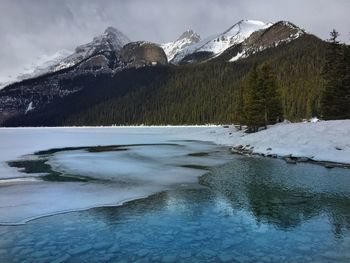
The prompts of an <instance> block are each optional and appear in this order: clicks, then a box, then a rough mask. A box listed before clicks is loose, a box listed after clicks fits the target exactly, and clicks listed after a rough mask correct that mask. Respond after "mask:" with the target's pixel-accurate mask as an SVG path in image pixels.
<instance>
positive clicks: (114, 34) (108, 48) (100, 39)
mask: <svg viewBox="0 0 350 263" xmlns="http://www.w3.org/2000/svg"><path fill="white" fill-rule="evenodd" d="M129 42H130V39H129V38H128V37H127V36H126V35H124V34H123V33H122V32H121V31H119V30H118V29H116V28H114V27H108V28H107V29H106V30H105V32H104V33H103V34H102V35H99V36H97V37H94V39H93V40H92V41H91V42H90V43H88V44H85V45H81V46H78V47H77V48H76V49H75V53H73V54H72V55H70V56H68V57H66V58H65V59H63V60H62V61H60V62H59V63H57V64H56V65H53V66H52V67H51V68H50V69H51V71H57V70H61V69H64V68H68V67H71V66H74V65H77V64H78V63H80V62H82V61H83V60H85V59H88V58H90V57H92V56H94V55H99V54H102V53H104V52H118V51H120V50H121V49H122V47H123V46H124V45H126V44H127V43H129Z"/></svg>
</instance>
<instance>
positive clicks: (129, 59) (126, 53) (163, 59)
mask: <svg viewBox="0 0 350 263" xmlns="http://www.w3.org/2000/svg"><path fill="white" fill-rule="evenodd" d="M120 57H121V61H122V62H123V63H125V64H126V66H127V67H136V68H139V67H143V66H152V65H158V64H160V65H166V64H167V63H168V59H167V56H166V54H165V52H164V50H163V49H162V48H161V47H159V46H158V45H156V44H154V43H150V42H143V41H140V42H132V43H129V44H127V45H125V46H124V47H123V48H122V50H121V52H120Z"/></svg>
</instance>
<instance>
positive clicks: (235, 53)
mask: <svg viewBox="0 0 350 263" xmlns="http://www.w3.org/2000/svg"><path fill="white" fill-rule="evenodd" d="M305 34H306V32H305V31H304V30H302V29H300V28H299V27H297V26H296V25H294V24H292V23H290V22H287V21H279V22H277V23H274V24H271V26H269V27H268V28H266V29H263V30H258V31H255V32H253V33H252V34H250V35H249V37H247V38H246V39H245V40H244V41H243V42H241V43H240V44H238V45H237V44H236V45H234V46H231V47H230V48H228V49H226V50H225V51H224V52H222V54H220V59H222V60H226V61H230V62H234V61H237V60H238V59H242V58H246V57H248V56H250V55H252V54H254V53H257V52H261V51H263V50H265V49H268V48H274V47H277V46H279V45H281V44H286V43H289V42H291V41H293V40H296V39H297V38H299V37H301V36H303V35H305Z"/></svg>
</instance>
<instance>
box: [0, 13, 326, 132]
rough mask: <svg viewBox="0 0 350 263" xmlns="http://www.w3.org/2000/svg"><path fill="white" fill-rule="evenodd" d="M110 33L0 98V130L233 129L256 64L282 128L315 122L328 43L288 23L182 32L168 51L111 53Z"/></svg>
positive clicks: (143, 45)
mask: <svg viewBox="0 0 350 263" xmlns="http://www.w3.org/2000/svg"><path fill="white" fill-rule="evenodd" d="M110 31H111V30H106V32H105V33H104V34H102V35H101V36H99V37H96V38H94V40H93V41H92V42H91V43H89V44H86V45H83V46H80V47H78V48H77V50H76V53H75V54H73V55H72V56H70V57H69V59H68V58H67V59H65V60H62V61H60V64H59V65H63V67H62V68H61V67H59V68H58V69H57V70H56V71H55V70H53V71H51V72H49V73H47V74H45V75H42V76H39V77H36V78H32V79H28V80H24V81H22V82H19V83H15V84H13V85H10V86H8V87H6V88H5V89H3V90H0V125H5V126H23V125H25V126H38V125H39V126H42V125H44V126H45V125H48V126H53V125H56V126H60V125H111V124H194V123H228V122H234V121H235V120H237V119H238V116H239V114H240V112H239V107H238V105H239V104H240V103H241V100H242V95H241V94H242V89H243V83H244V81H245V78H246V75H247V73H248V71H249V69H250V68H251V67H252V65H253V64H255V63H256V64H258V65H260V64H262V63H268V64H269V65H271V67H272V68H273V70H274V71H275V72H276V75H277V80H278V84H279V87H280V93H281V98H282V104H283V108H284V116H285V117H286V118H288V119H290V120H300V119H303V118H308V117H311V116H315V115H317V114H318V113H319V100H320V93H321V90H322V88H323V80H322V76H321V72H322V68H323V65H324V60H325V59H324V57H325V50H326V49H327V43H326V42H324V41H322V40H320V39H318V38H317V37H315V36H313V35H310V34H308V33H306V32H304V31H303V30H302V29H300V28H299V27H297V26H296V25H294V24H292V23H290V22H286V21H280V22H277V23H274V24H266V23H263V22H258V21H252V20H242V21H240V22H239V23H237V24H235V25H234V26H232V27H230V28H229V29H228V30H226V31H224V32H223V33H220V34H217V35H216V36H215V37H211V38H207V39H206V40H200V37H199V36H198V35H197V34H196V33H194V32H193V31H192V30H189V31H186V32H185V33H184V34H182V35H181V36H180V37H179V38H178V39H177V40H176V41H174V42H169V43H167V44H164V45H162V46H161V47H163V48H164V49H165V50H163V49H162V48H161V47H160V46H159V45H156V44H154V43H150V42H146V41H138V42H130V43H127V44H126V45H124V46H123V47H122V43H125V42H127V41H128V40H126V38H125V37H122V39H124V41H114V40H113V41H112V43H119V44H115V45H114V44H112V43H111V39H113V38H111V37H109V36H108V35H109V34H111V32H110ZM113 32H119V31H117V30H113ZM114 35H116V36H123V35H120V34H119V33H116V34H114ZM117 39H119V37H118V38H117ZM172 56H173V58H172ZM181 57H182V58H181ZM171 58H172V59H171ZM180 58H181V59H180ZM168 60H170V62H171V64H170V65H168ZM70 61H73V64H69V63H70ZM197 62H200V63H197ZM57 65H58V64H57ZM66 65H69V66H66ZM56 68H57V67H56Z"/></svg>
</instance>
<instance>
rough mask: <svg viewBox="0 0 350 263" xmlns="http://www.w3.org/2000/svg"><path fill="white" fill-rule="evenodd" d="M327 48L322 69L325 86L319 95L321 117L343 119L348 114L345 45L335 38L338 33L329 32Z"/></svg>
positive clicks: (334, 31)
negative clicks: (320, 95)
mask: <svg viewBox="0 0 350 263" xmlns="http://www.w3.org/2000/svg"><path fill="white" fill-rule="evenodd" d="M330 35H331V38H330V39H329V49H328V52H327V56H326V63H325V67H324V69H323V77H324V79H325V88H324V91H323V93H322V97H321V110H322V117H323V118H324V119H325V120H336V119H345V118H347V116H348V112H349V104H348V99H347V98H348V95H347V94H348V89H349V88H348V87H347V84H346V82H347V80H346V75H347V74H348V73H347V69H348V66H347V58H346V57H347V55H346V53H347V49H348V48H347V47H346V46H344V45H341V44H340V43H339V41H338V40H337V38H338V36H339V33H338V32H337V31H336V30H335V29H333V31H332V32H331V33H330Z"/></svg>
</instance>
